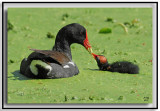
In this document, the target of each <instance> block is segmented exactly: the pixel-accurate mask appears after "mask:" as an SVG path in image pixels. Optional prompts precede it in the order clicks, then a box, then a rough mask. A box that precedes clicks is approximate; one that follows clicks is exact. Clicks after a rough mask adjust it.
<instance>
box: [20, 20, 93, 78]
mask: <svg viewBox="0 0 160 111" xmlns="http://www.w3.org/2000/svg"><path fill="white" fill-rule="evenodd" d="M73 43H78V44H81V45H83V46H84V47H85V48H86V49H87V50H88V51H89V52H90V53H91V52H92V49H91V45H90V44H89V41H88V37H87V31H86V29H85V28H84V27H83V26H82V25H80V24H78V23H72V24H69V25H66V26H64V27H63V28H62V29H60V30H59V32H58V34H57V36H56V40H55V45H54V47H53V48H52V50H38V49H31V50H32V51H34V52H32V53H31V54H30V55H29V56H28V58H24V59H23V60H22V62H21V66H20V73H22V74H23V75H25V76H27V77H30V78H42V79H48V78H50V79H55V78H67V77H71V76H74V75H77V74H78V73H79V70H78V67H77V65H76V64H75V63H74V62H73V61H72V55H71V48H70V45H71V44H73Z"/></svg>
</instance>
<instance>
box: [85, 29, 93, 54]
mask: <svg viewBox="0 0 160 111" xmlns="http://www.w3.org/2000/svg"><path fill="white" fill-rule="evenodd" d="M83 45H84V47H85V48H86V49H87V51H88V52H89V53H90V54H92V52H93V51H92V47H91V45H90V43H89V41H88V36H87V31H86V39H85V40H84V41H83Z"/></svg>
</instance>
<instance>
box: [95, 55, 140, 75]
mask: <svg viewBox="0 0 160 111" xmlns="http://www.w3.org/2000/svg"><path fill="white" fill-rule="evenodd" d="M92 55H93V57H94V58H95V60H96V62H97V65H98V67H99V69H100V70H103V71H110V72H119V73H128V74H138V73H139V67H138V66H137V65H135V64H133V63H132V62H128V61H120V62H119V61H118V62H114V63H111V64H109V63H108V61H107V59H106V57H105V56H103V55H96V54H94V53H92Z"/></svg>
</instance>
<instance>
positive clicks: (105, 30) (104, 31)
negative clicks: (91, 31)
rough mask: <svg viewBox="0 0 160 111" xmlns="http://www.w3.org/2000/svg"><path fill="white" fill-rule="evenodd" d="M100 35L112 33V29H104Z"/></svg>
mask: <svg viewBox="0 0 160 111" xmlns="http://www.w3.org/2000/svg"><path fill="white" fill-rule="evenodd" d="M99 33H104V34H106V33H112V29H111V28H107V27H104V28H102V29H100V30H99Z"/></svg>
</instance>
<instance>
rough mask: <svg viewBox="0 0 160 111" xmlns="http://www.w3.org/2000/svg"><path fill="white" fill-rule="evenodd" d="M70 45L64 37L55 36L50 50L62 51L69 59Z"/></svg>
mask: <svg viewBox="0 0 160 111" xmlns="http://www.w3.org/2000/svg"><path fill="white" fill-rule="evenodd" d="M70 45H71V44H70V43H69V42H68V41H67V40H65V38H64V39H62V38H61V40H60V39H58V38H56V41H55V45H54V47H53V48H52V50H53V51H58V52H63V53H65V54H66V55H67V56H68V57H69V59H70V60H72V55H71V48H70Z"/></svg>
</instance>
